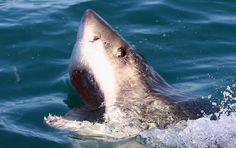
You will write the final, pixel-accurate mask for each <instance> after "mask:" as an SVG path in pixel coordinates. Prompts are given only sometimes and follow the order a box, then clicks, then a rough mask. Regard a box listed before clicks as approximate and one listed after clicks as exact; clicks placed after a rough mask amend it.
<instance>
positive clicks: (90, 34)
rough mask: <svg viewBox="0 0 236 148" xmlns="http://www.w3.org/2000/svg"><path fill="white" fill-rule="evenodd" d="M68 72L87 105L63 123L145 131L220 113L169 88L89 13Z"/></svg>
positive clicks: (82, 24)
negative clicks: (121, 126) (111, 125)
mask: <svg viewBox="0 0 236 148" xmlns="http://www.w3.org/2000/svg"><path fill="white" fill-rule="evenodd" d="M69 74H70V78H71V82H72V85H73V86H74V87H75V89H76V90H77V91H78V92H79V94H80V95H81V97H82V98H83V100H84V102H85V104H86V106H85V107H84V108H83V109H77V108H75V109H72V111H70V112H68V113H67V114H66V115H65V116H64V117H65V118H67V119H72V120H79V121H83V120H87V121H92V122H112V121H115V122H117V121H119V120H120V123H119V124H123V123H124V124H126V125H129V126H136V127H139V129H140V130H145V129H149V128H151V127H158V128H167V127H168V126H169V125H171V124H173V123H176V122H178V121H180V120H188V119H197V118H199V117H202V116H203V115H204V114H211V113H214V112H216V111H218V108H217V107H215V106H212V105H211V103H210V102H209V101H207V100H203V99H197V98H195V97H191V96H189V95H186V94H183V93H182V92H181V91H179V90H177V89H175V88H174V87H172V86H171V85H169V84H168V83H167V82H166V81H165V80H164V79H163V78H162V77H161V76H160V75H159V74H158V73H157V72H156V71H155V70H154V69H153V68H152V67H151V66H150V65H148V63H147V62H146V61H145V60H144V58H143V57H142V56H141V55H140V54H138V53H137V52H136V51H135V50H134V49H133V47H132V46H130V45H129V43H128V42H126V41H125V40H124V39H123V38H122V37H121V36H120V35H119V34H118V33H117V32H116V31H114V30H113V29H112V27H111V26H110V25H109V24H108V23H107V22H106V21H105V20H103V19H102V18H101V17H100V16H99V15H98V14H97V13H95V12H94V11H93V10H90V9H88V10H86V12H85V13H84V15H83V17H82V19H81V23H80V27H79V31H78V36H77V41H76V44H75V46H74V49H73V52H72V55H71V60H70V65H69ZM127 122H128V123H127Z"/></svg>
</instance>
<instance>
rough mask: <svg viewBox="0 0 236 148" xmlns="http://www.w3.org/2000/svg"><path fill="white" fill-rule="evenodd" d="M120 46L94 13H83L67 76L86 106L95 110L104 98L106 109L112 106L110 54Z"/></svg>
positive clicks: (113, 77)
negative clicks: (91, 106)
mask: <svg viewBox="0 0 236 148" xmlns="http://www.w3.org/2000/svg"><path fill="white" fill-rule="evenodd" d="M123 42H124V41H123V39H122V38H121V37H120V36H119V35H118V34H117V33H116V32H115V31H113V30H112V28H111V27H110V26H109V25H108V24H107V23H106V22H105V21H104V20H103V19H102V18H101V17H100V16H98V15H97V14H96V13H95V12H94V11H92V10H90V9H89V10H87V11H86V12H85V13H84V15H83V17H82V19H81V22H80V27H79V32H78V36H77V42H76V44H75V47H74V50H73V52H72V55H71V62H70V65H69V73H70V76H71V81H72V84H73V85H74V86H75V88H76V89H77V91H78V92H79V93H80V94H81V95H82V97H83V98H84V100H85V102H86V104H88V105H93V106H98V105H100V104H101V103H102V102H103V101H104V98H109V99H107V101H105V103H106V106H110V105H113V104H114V102H115V98H116V90H117V89H116V86H117V85H116V73H115V67H114V65H113V63H112V62H113V61H112V60H113V59H111V58H110V54H112V52H113V51H112V49H113V48H111V47H116V46H117V45H116V44H120V43H123ZM123 44H126V43H125V42H124V43H123ZM108 45H109V46H108ZM119 46H120V45H119ZM109 48H110V49H109Z"/></svg>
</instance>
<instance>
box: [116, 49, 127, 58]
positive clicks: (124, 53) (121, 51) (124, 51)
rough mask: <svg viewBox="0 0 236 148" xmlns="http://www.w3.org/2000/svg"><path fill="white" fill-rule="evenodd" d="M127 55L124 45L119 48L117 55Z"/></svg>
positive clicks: (120, 56) (119, 56)
mask: <svg viewBox="0 0 236 148" xmlns="http://www.w3.org/2000/svg"><path fill="white" fill-rule="evenodd" d="M125 55H126V49H125V48H124V47H120V48H118V49H117V53H116V56H117V57H118V58H122V57H124V56H125Z"/></svg>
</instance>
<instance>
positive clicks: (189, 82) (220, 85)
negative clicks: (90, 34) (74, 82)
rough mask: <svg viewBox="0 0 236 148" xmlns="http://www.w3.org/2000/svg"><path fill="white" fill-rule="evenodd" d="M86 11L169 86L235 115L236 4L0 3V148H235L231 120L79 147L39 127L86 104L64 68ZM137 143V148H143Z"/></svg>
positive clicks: (68, 136) (221, 0)
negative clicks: (110, 28)
mask: <svg viewBox="0 0 236 148" xmlns="http://www.w3.org/2000/svg"><path fill="white" fill-rule="evenodd" d="M88 8H91V9H93V10H95V11H96V12H97V13H98V14H100V15H101V16H102V17H103V18H104V19H105V20H107V21H108V22H109V23H110V24H111V25H112V26H113V28H115V29H116V30H117V31H118V32H119V33H120V34H121V35H122V36H123V37H124V38H125V39H126V40H128V41H129V43H130V44H131V45H132V46H134V47H135V48H136V50H137V51H138V52H139V53H141V54H142V55H143V56H144V57H145V58H146V60H147V61H148V62H149V63H150V65H152V66H153V67H154V69H155V70H156V71H157V72H158V73H159V74H160V75H161V76H162V77H164V78H165V79H166V80H167V82H169V83H170V84H172V85H173V86H175V87H177V88H179V89H180V90H182V91H185V92H188V93H191V94H193V95H196V96H199V97H206V98H208V99H211V100H212V101H214V103H215V104H216V105H218V106H221V109H222V111H223V112H224V111H225V110H230V111H231V112H234V110H235V107H236V105H235V103H236V3H235V0H129V1H127V0H120V1H112V0H100V1H99V0H96V1H93V0H2V1H0V147H1V148H3V147H7V148H16V147H20V148H28V147H29V148H32V147H33V148H37V147H40V148H41V147H45V148H46V147H48V148H49V147H50V148H53V147H55V148H60V147H142V146H149V147H232V148H233V147H235V145H236V115H235V114H234V113H231V115H229V116H227V115H223V116H222V118H221V119H220V120H218V121H210V120H209V119H208V118H207V117H204V118H201V119H198V120H195V121H187V122H186V123H185V127H184V128H183V125H176V126H175V127H172V128H169V129H166V130H159V129H153V130H151V131H145V132H143V133H141V134H140V135H139V136H137V137H136V138H132V139H125V140H119V141H115V142H114V141H113V142H111V141H106V140H96V139H86V138H85V139H83V138H77V137H76V136H75V135H74V134H73V133H71V132H70V131H67V130H60V129H56V128H53V127H50V126H48V125H47V124H46V123H45V122H44V117H46V116H48V115H49V114H53V115H58V116H60V115H63V114H65V113H66V112H67V111H69V110H70V108H72V107H74V106H78V105H81V104H82V101H81V98H80V97H79V95H78V94H77V92H76V91H75V90H74V89H73V87H72V86H71V84H70V80H69V75H68V63H69V58H70V55H71V52H72V49H73V46H74V43H75V41H76V35H77V29H78V25H79V23H80V19H81V16H82V14H83V12H84V11H85V10H86V9H88ZM139 143H142V145H140V144H139Z"/></svg>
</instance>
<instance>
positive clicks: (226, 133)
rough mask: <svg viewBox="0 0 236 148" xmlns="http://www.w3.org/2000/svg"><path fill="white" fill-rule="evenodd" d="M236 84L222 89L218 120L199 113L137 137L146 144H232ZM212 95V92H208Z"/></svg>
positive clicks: (229, 146) (214, 147)
mask: <svg viewBox="0 0 236 148" xmlns="http://www.w3.org/2000/svg"><path fill="white" fill-rule="evenodd" d="M235 87H236V85H235V84H233V85H232V86H227V87H226V88H225V90H224V91H221V95H222V99H221V102H220V103H214V102H213V104H219V105H220V107H221V111H220V112H219V115H220V119H219V120H214V121H213V120H210V118H209V117H207V116H206V117H202V118H199V119H197V120H188V121H181V122H179V123H178V124H176V125H174V126H172V127H170V128H168V129H165V130H160V129H157V128H156V129H151V130H148V131H144V132H142V133H140V134H139V135H138V136H137V138H136V139H137V141H139V142H140V143H142V144H145V145H147V146H149V147H181V148H187V147H192V148H195V147H197V148H205V147H209V148H219V147H224V148H234V147H235V145H236V113H235V112H233V111H235V101H236V98H235V92H236V91H235ZM208 97H209V98H211V99H212V95H209V96H208Z"/></svg>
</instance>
